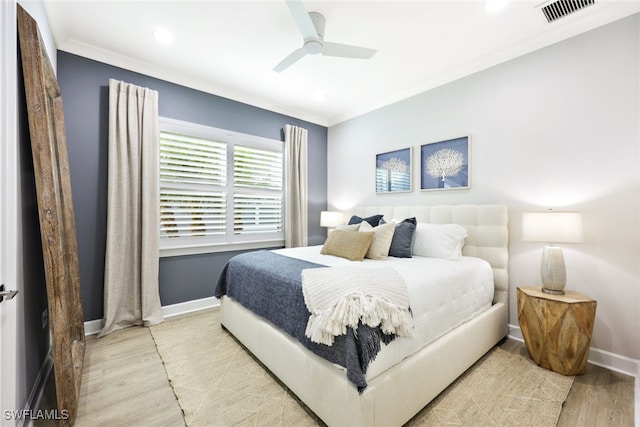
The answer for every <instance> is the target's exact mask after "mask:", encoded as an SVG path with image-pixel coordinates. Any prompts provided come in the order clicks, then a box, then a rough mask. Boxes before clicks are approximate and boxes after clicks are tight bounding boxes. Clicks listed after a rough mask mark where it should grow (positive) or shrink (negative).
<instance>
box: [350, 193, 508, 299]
mask: <svg viewBox="0 0 640 427" xmlns="http://www.w3.org/2000/svg"><path fill="white" fill-rule="evenodd" d="M352 214H354V215H358V216H360V217H367V216H371V215H376V214H384V216H385V218H387V219H392V218H393V219H398V220H401V219H404V218H410V217H416V219H417V221H418V222H430V223H433V224H460V225H462V226H463V227H464V228H466V229H467V232H468V233H469V236H468V237H467V239H466V240H465V244H464V247H463V249H462V254H463V255H467V256H474V257H478V258H482V259H484V260H486V261H487V262H489V264H491V267H492V268H493V278H494V285H495V292H494V297H493V302H494V303H496V302H501V303H504V304H505V305H507V304H508V290H509V270H508V267H509V229H508V219H509V215H508V212H507V207H506V206H504V205H433V206H425V205H417V206H361V207H357V208H355V209H353V212H352Z"/></svg>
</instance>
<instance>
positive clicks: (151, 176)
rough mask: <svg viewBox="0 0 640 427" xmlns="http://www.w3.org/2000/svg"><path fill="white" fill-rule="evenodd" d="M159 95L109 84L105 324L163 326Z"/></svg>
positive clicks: (113, 326) (113, 82)
mask: <svg viewBox="0 0 640 427" xmlns="http://www.w3.org/2000/svg"><path fill="white" fill-rule="evenodd" d="M158 144H159V130H158V92H156V91H154V90H151V89H147V88H143V87H138V86H134V85H132V84H128V83H125V82H120V81H116V80H109V170H108V172H109V180H108V196H107V197H108V199H107V250H106V256H105V272H104V325H103V328H102V330H101V331H100V334H99V336H104V335H106V334H108V333H110V332H113V331H116V330H118V329H122V328H126V327H128V326H132V325H144V326H150V325H154V324H156V323H160V322H162V320H163V319H162V307H161V305H160V292H159V289H158V263H159V259H158V255H159V250H158V239H159V231H158V230H159V220H160V219H159V200H158V199H159V183H158V180H159V177H158V168H159V165H158V163H159V162H158V156H159V154H158V153H159V148H158Z"/></svg>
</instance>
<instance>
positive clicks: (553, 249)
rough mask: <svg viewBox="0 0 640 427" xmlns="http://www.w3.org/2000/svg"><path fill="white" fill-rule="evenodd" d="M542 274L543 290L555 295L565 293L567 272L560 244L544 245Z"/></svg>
mask: <svg viewBox="0 0 640 427" xmlns="http://www.w3.org/2000/svg"><path fill="white" fill-rule="evenodd" d="M540 275H541V276H542V291H543V292H546V293H548V294H555V295H563V294H564V286H565V284H566V283H567V272H566V269H565V266H564V256H563V255H562V248H560V247H558V246H545V247H544V249H543V250H542V263H541V265H540Z"/></svg>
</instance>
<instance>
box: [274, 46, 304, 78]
mask: <svg viewBox="0 0 640 427" xmlns="http://www.w3.org/2000/svg"><path fill="white" fill-rule="evenodd" d="M306 54H307V52H305V50H304V49H303V48H300V49H296V50H294V51H293V52H292V53H291V54H290V55H289V56H287V57H286V58H284V59H283V60H282V61H280V63H279V64H278V65H276V66H275V67H273V71H275V72H278V73H280V72H282V71H284V70H286V69H287V68H289V67H290V66H292V65H293V64H295V63H296V62H297V61H299V60H300V59H302V57H303V56H305V55H306Z"/></svg>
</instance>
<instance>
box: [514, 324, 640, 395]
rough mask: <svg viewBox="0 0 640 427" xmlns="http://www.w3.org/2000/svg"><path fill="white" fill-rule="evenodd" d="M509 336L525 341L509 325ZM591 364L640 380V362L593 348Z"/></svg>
mask: <svg viewBox="0 0 640 427" xmlns="http://www.w3.org/2000/svg"><path fill="white" fill-rule="evenodd" d="M508 336H509V338H512V339H514V340H517V341H524V340H523V339H522V331H521V330H520V327H519V326H517V325H511V324H510V325H509V335H508ZM589 363H591V364H594V365H597V366H601V367H603V368H607V369H610V370H612V371H615V372H620V373H621V374H625V375H629V376H631V377H634V378H636V384H637V382H638V380H640V360H636V359H632V358H630V357H626V356H621V355H619V354H615V353H610V352H608V351H605V350H600V349H599V348H595V347H591V348H590V349H589Z"/></svg>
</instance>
